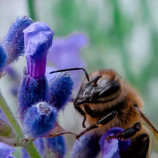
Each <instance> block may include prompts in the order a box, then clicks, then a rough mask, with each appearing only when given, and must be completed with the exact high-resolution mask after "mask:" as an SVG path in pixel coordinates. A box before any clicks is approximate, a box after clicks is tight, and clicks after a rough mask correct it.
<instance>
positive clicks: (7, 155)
mask: <svg viewBox="0 0 158 158" xmlns="http://www.w3.org/2000/svg"><path fill="white" fill-rule="evenodd" d="M14 151H15V149H14V148H13V147H11V146H9V145H7V144H5V143H2V142H0V158H15V157H14V156H13V155H11V154H12V153H13V152H14Z"/></svg>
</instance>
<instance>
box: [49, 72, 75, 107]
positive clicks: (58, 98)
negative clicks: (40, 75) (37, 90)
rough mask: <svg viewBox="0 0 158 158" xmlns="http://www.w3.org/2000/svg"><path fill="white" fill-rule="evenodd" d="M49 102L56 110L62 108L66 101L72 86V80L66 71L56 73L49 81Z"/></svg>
mask: <svg viewBox="0 0 158 158" xmlns="http://www.w3.org/2000/svg"><path fill="white" fill-rule="evenodd" d="M49 87H50V104H52V105H53V106H54V107H55V108H56V109H57V110H60V109H63V108H64V105H65V104H66V102H67V101H68V99H69V97H70V95H71V93H72V87H73V81H72V79H71V77H70V74H69V73H68V72H62V73H58V74H57V75H56V76H55V77H54V78H53V79H52V80H50V82H49Z"/></svg>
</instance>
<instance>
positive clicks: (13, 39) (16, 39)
mask: <svg viewBox="0 0 158 158" xmlns="http://www.w3.org/2000/svg"><path fill="white" fill-rule="evenodd" d="M32 23H33V21H32V20H31V19H30V18H29V17H27V16H19V17H17V19H16V21H15V22H14V23H13V24H12V26H11V27H10V29H9V31H8V34H7V35H6V37H5V39H4V48H5V50H6V53H7V64H10V63H11V62H13V61H15V60H17V58H18V57H19V56H20V55H23V53H24V33H23V30H24V29H25V28H27V27H28V26H29V25H30V24H32Z"/></svg>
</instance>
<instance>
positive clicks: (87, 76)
mask: <svg viewBox="0 0 158 158" xmlns="http://www.w3.org/2000/svg"><path fill="white" fill-rule="evenodd" d="M73 70H83V71H84V73H85V76H86V79H87V80H88V81H89V75H88V73H87V71H86V69H85V68H82V67H81V68H70V69H62V70H57V71H52V72H50V73H49V74H52V73H57V72H64V71H73Z"/></svg>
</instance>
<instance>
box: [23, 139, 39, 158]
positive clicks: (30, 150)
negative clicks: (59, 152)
mask: <svg viewBox="0 0 158 158" xmlns="http://www.w3.org/2000/svg"><path fill="white" fill-rule="evenodd" d="M24 149H25V150H26V151H27V152H28V154H29V156H30V157H31V158H41V156H40V154H39V152H38V151H37V149H36V148H35V146H34V144H33V142H30V143H28V144H27V145H26V146H24Z"/></svg>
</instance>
